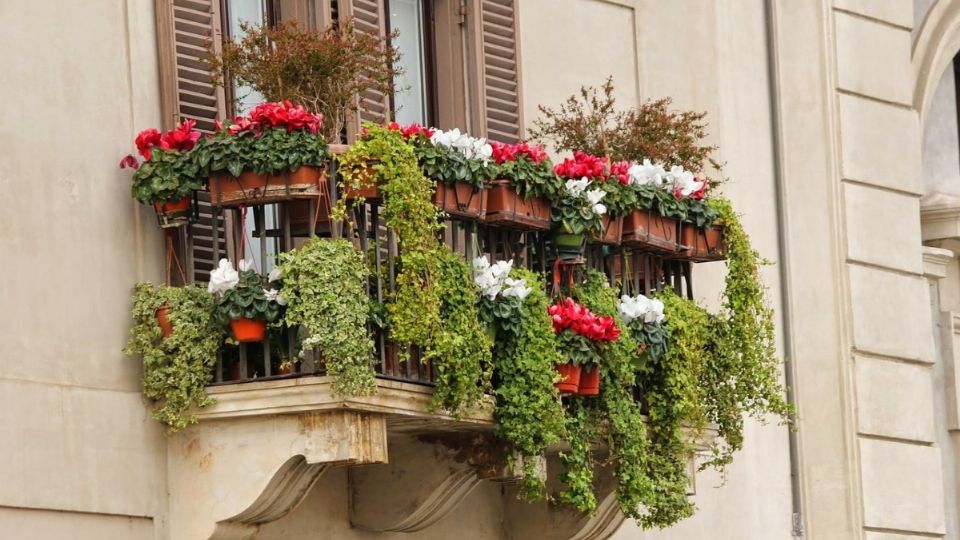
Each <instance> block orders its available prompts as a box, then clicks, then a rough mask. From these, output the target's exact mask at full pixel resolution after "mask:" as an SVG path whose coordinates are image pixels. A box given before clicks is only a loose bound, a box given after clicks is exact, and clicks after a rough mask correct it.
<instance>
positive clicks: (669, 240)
mask: <svg viewBox="0 0 960 540" xmlns="http://www.w3.org/2000/svg"><path fill="white" fill-rule="evenodd" d="M679 229H680V223H679V222H678V221H677V220H676V219H673V218H668V217H663V216H661V215H660V214H658V213H656V212H654V211H652V210H634V211H633V213H632V214H630V215H628V216H626V217H624V218H623V237H622V240H621V241H622V243H623V245H625V246H629V247H632V248H637V249H642V250H645V251H654V252H657V253H664V254H673V253H677V252H679V251H680V245H679V243H678V237H679V235H680V230H679Z"/></svg>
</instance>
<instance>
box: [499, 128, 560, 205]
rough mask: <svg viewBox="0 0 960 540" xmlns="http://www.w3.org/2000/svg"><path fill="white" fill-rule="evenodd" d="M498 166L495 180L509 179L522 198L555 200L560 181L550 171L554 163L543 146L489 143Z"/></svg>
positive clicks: (555, 174)
mask: <svg viewBox="0 0 960 540" xmlns="http://www.w3.org/2000/svg"><path fill="white" fill-rule="evenodd" d="M490 144H491V147H492V149H493V159H494V161H496V163H497V167H498V170H497V178H502V179H504V180H508V181H509V182H510V185H511V186H513V189H514V190H515V191H516V192H517V195H519V196H520V197H521V198H524V199H527V198H530V197H543V198H546V199H551V198H553V197H555V196H556V195H557V194H558V193H559V192H560V189H561V188H562V187H563V181H562V180H560V177H558V176H557V173H555V172H554V171H553V164H552V163H551V162H550V158H548V157H547V153H546V151H544V149H543V147H542V146H539V145H535V144H528V143H519V144H503V143H499V142H496V141H493V142H491V143H490Z"/></svg>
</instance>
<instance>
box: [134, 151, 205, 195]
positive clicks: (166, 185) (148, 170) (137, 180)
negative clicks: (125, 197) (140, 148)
mask: <svg viewBox="0 0 960 540" xmlns="http://www.w3.org/2000/svg"><path fill="white" fill-rule="evenodd" d="M150 154H151V156H150V159H149V160H147V161H145V162H144V163H143V164H142V165H140V168H139V169H137V172H135V173H133V185H132V187H131V190H130V192H131V194H132V195H133V197H134V198H135V199H137V200H138V201H140V202H142V203H152V202H175V201H178V200H180V199H182V198H184V197H187V196H189V195H190V194H191V193H193V191H194V190H198V189H203V188H204V185H205V184H204V180H205V179H206V175H205V174H201V172H200V168H199V167H198V165H197V163H196V162H195V161H194V160H193V159H192V156H191V153H188V152H179V151H176V150H162V149H160V148H158V147H157V148H153V149H152V150H151V152H150Z"/></svg>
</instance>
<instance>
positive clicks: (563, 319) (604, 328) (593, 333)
mask: <svg viewBox="0 0 960 540" xmlns="http://www.w3.org/2000/svg"><path fill="white" fill-rule="evenodd" d="M547 313H548V314H549V315H550V317H551V319H552V320H553V331H554V333H556V334H557V337H558V338H559V340H560V342H561V344H562V349H563V350H564V351H565V352H566V353H567V358H569V360H570V361H571V362H572V363H574V364H578V365H597V364H599V363H600V353H599V352H598V351H597V347H596V345H597V344H598V343H606V342H611V341H616V340H617V339H619V338H620V329H619V328H617V324H616V321H614V319H613V317H602V316H599V315H596V314H595V313H593V312H591V311H590V310H589V309H587V308H586V307H584V306H582V305H580V304H578V303H576V302H574V301H573V299H572V298H567V299H566V300H564V301H563V302H560V303H557V304H553V305H552V306H550V307H549V308H548V309H547Z"/></svg>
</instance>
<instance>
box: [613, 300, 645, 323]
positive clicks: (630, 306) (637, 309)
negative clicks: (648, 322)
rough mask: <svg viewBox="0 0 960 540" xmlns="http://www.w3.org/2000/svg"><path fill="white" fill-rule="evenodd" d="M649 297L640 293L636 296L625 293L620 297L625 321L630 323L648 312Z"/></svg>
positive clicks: (621, 310)
mask: <svg viewBox="0 0 960 540" xmlns="http://www.w3.org/2000/svg"><path fill="white" fill-rule="evenodd" d="M647 302H648V301H647V297H646V296H644V295H642V294H640V295H637V296H635V297H630V296H627V295H623V296H621V297H620V307H619V309H620V316H621V317H623V322H624V323H626V324H630V322H632V321H633V320H635V319H639V318H641V317H643V316H644V314H645V313H646V312H647Z"/></svg>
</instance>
